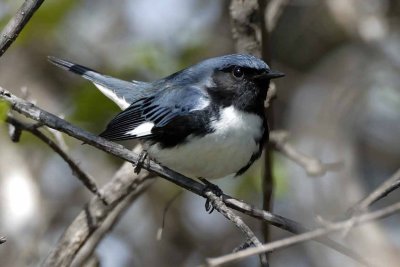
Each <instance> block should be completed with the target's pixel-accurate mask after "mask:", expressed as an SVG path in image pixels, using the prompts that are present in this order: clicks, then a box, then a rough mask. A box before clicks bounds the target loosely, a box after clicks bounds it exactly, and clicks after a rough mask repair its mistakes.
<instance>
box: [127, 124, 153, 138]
mask: <svg viewBox="0 0 400 267" xmlns="http://www.w3.org/2000/svg"><path fill="white" fill-rule="evenodd" d="M153 127H154V123H152V122H143V123H142V124H139V125H138V126H137V127H136V128H135V129H133V130H131V131H129V132H126V133H125V135H132V136H135V137H142V136H146V135H150V134H151V129H153Z"/></svg>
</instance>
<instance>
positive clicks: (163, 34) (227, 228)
mask: <svg viewBox="0 0 400 267" xmlns="http://www.w3.org/2000/svg"><path fill="white" fill-rule="evenodd" d="M22 2H23V1H21V0H18V1H17V0H0V28H3V27H4V25H5V24H6V23H7V21H8V20H9V19H10V17H11V16H12V15H14V14H15V12H16V10H17V9H18V7H19V6H20V5H21V4H22ZM272 2H277V1H272ZM280 2H283V3H284V4H283V8H282V9H281V10H280V12H281V15H280V16H279V18H278V20H276V21H275V24H276V25H275V29H274V30H273V32H272V33H271V53H272V58H273V60H272V62H271V65H272V66H273V68H274V69H278V70H280V71H282V72H285V73H286V74H287V76H286V77H285V78H284V79H279V80H278V81H277V88H278V98H277V99H276V100H275V102H274V107H275V118H274V120H275V128H276V129H285V130H287V131H289V133H290V135H291V142H292V143H293V144H294V145H295V146H296V147H297V148H298V149H299V150H300V151H302V152H304V153H305V154H307V155H310V156H314V157H316V158H319V159H321V160H322V161H323V162H328V163H329V162H342V163H343V167H342V168H341V169H340V170H338V171H335V172H329V173H327V174H325V175H323V176H322V177H308V176H307V175H306V173H305V171H304V170H303V169H302V168H301V167H299V166H298V165H297V164H295V163H294V162H292V161H290V160H288V159H287V158H286V157H283V156H282V155H280V154H278V153H277V154H275V155H274V159H273V160H274V176H275V182H276V188H275V193H274V212H275V213H277V214H280V215H283V216H285V217H288V218H291V219H293V220H296V221H299V222H301V223H303V224H304V225H306V226H307V227H317V226H321V223H320V221H321V220H318V219H317V218H323V219H324V220H327V221H330V220H337V219H340V218H342V217H343V215H344V214H345V212H346V211H347V210H348V209H349V208H350V207H351V206H353V205H354V204H355V203H356V202H357V201H359V200H360V199H362V198H363V197H364V196H366V195H367V194H368V193H369V192H370V191H371V190H373V189H374V188H375V187H377V186H378V185H379V184H380V183H381V182H383V181H384V180H385V179H387V178H388V177H389V176H390V175H391V174H393V173H394V172H395V171H396V170H397V168H399V167H400V2H399V1H398V0H291V1H290V0H286V1H282V0H281V1H280ZM228 7H229V2H228V1H213V0H206V1H204V0H203V1H200V0H163V1H154V0H121V1H114V2H113V3H112V4H111V1H105V0H80V1H77V0H58V1H55V0H48V1H45V2H44V4H43V5H42V7H41V8H40V9H39V11H38V12H37V13H36V14H35V15H34V17H33V19H32V20H31V21H30V22H29V23H28V25H27V27H26V28H25V29H24V30H23V32H22V33H21V35H20V36H19V38H18V39H17V41H16V43H15V44H14V45H13V46H12V47H11V48H10V49H9V50H8V51H7V53H5V55H4V56H3V57H2V58H1V59H0V86H2V87H4V88H5V89H7V90H9V91H11V92H13V93H15V94H16V95H19V96H25V97H27V98H28V99H30V100H32V101H34V102H35V103H37V104H38V105H39V106H40V107H42V108H44V109H46V110H48V111H50V112H52V113H54V114H57V115H60V116H63V117H64V118H66V119H67V120H68V121H70V122H72V123H74V124H76V125H78V126H79V127H81V128H83V129H86V130H89V131H91V132H93V133H99V132H100V131H101V130H102V129H103V128H104V127H105V125H106V124H107V122H108V121H109V120H110V119H111V118H112V116H114V115H115V114H116V113H117V112H118V108H117V107H116V106H115V105H114V104H113V103H112V102H111V101H109V100H108V99H107V98H106V97H105V96H103V95H102V94H101V93H100V92H99V91H98V90H97V89H96V88H95V87H94V86H93V85H91V84H90V83H89V82H87V81H85V80H84V79H82V78H80V77H78V76H75V75H73V74H69V73H67V72H65V71H63V70H60V69H58V68H56V67H54V66H52V65H51V64H49V63H48V62H47V59H46V57H47V56H48V55H53V56H57V57H61V58H65V59H68V60H71V61H74V62H78V63H81V64H82V65H85V66H88V67H90V68H93V69H96V70H98V71H100V72H102V73H107V74H109V75H113V76H117V77H120V78H124V79H127V80H130V79H131V80H132V79H136V80H146V81H148V80H153V79H157V78H160V77H163V76H166V75H168V74H171V73H173V72H175V71H177V70H179V69H181V68H184V67H186V66H188V65H190V64H194V63H196V62H197V61H199V60H202V59H205V58H207V57H212V56H217V55H222V54H227V53H233V52H234V42H233V40H232V37H231V27H230V19H229V8H228ZM267 15H268V14H267ZM267 18H268V17H267ZM267 21H268V19H267ZM5 109H6V108H5V106H4V103H0V116H3V117H4V111H5ZM65 142H66V144H65V146H66V147H67V148H68V153H69V154H70V155H71V156H72V157H73V158H74V159H76V160H77V161H78V162H80V164H81V166H82V168H83V169H84V170H86V171H87V172H88V173H90V174H91V175H92V176H93V177H95V180H96V182H97V183H98V184H99V185H103V184H105V183H106V182H107V181H109V179H110V178H111V177H112V176H113V174H114V172H115V171H116V170H118V169H119V167H120V166H121V164H122V162H121V161H120V160H118V159H116V158H114V157H111V156H109V155H107V154H105V153H103V152H101V151H99V150H96V149H94V148H92V147H90V146H85V145H81V142H79V141H76V140H74V139H71V138H69V137H65ZM128 145H129V144H128ZM260 173H261V172H260V163H258V164H256V165H255V166H254V167H252V168H251V170H250V171H249V172H248V173H247V174H246V175H244V176H243V177H241V178H236V179H221V180H218V181H216V183H217V184H218V185H219V186H220V187H221V188H222V189H223V190H224V192H226V193H228V194H231V195H233V196H235V197H237V198H241V199H243V200H245V201H246V202H249V203H253V204H255V205H257V206H261V197H262V190H261V175H260ZM178 191H180V189H179V188H178V187H177V186H175V185H173V184H170V183H168V182H166V181H163V180H162V179H158V180H157V181H156V183H155V184H154V185H153V186H152V187H151V188H150V189H149V190H148V191H147V192H146V193H144V194H143V195H142V196H141V197H140V198H139V199H137V200H136V201H135V202H134V203H133V205H132V206H131V207H130V208H129V210H128V211H127V212H126V214H125V215H124V216H123V217H122V219H121V220H120V221H119V223H118V224H117V225H116V226H115V227H114V229H113V231H112V232H111V233H110V234H108V235H107V236H106V238H105V239H104V240H103V241H102V242H101V244H100V246H99V247H98V248H97V250H96V255H97V256H98V259H99V261H100V263H101V266H105V267H111V266H197V265H199V264H201V263H202V262H203V259H204V258H205V257H213V256H214V257H215V256H219V255H222V254H226V253H229V252H231V250H232V249H233V248H235V247H236V246H237V245H239V244H240V243H241V242H242V241H243V235H242V233H241V232H239V231H238V230H237V229H236V228H235V227H234V226H233V225H232V223H230V222H228V221H227V220H226V219H225V218H223V216H221V215H220V214H218V212H214V213H213V214H211V215H209V214H207V213H206V211H205V210H204V199H202V198H200V197H198V196H195V195H193V194H191V193H188V192H184V193H183V194H182V196H180V197H179V198H178V199H177V200H176V201H175V203H174V204H173V205H172V206H171V208H170V210H169V212H168V213H167V217H166V225H165V229H164V235H163V239H162V240H160V241H157V240H156V233H157V229H158V228H159V227H160V226H161V223H162V213H163V209H164V208H165V205H166V203H167V202H168V201H169V200H170V199H171V198H172V197H173V196H174V195H175V194H176V193H177V192H178ZM90 198H91V194H90V193H88V191H87V190H86V189H85V188H84V187H83V186H82V185H81V183H80V182H79V181H78V180H77V179H76V178H75V177H74V176H73V175H72V173H71V170H70V169H69V168H68V166H67V165H66V164H65V162H64V161H63V160H62V159H60V157H59V156H58V155H56V154H55V153H53V152H52V151H51V150H50V149H49V148H48V147H47V146H46V145H44V144H43V143H41V142H40V141H39V140H38V139H36V138H35V137H33V136H31V135H30V134H28V133H23V136H22V140H21V142H20V143H19V144H14V143H12V142H11V141H10V138H9V136H8V127H7V125H6V124H5V123H1V124H0V234H1V235H5V236H7V242H6V243H5V244H3V245H1V246H0V266H2V267H8V266H37V265H38V264H39V263H40V262H41V261H43V259H44V258H45V257H46V255H47V254H48V252H49V250H50V248H51V247H52V246H54V245H55V243H56V241H57V240H58V238H59V237H60V235H61V234H62V232H63V231H64V230H65V229H66V227H67V226H68V225H69V224H70V223H71V221H72V220H73V219H74V218H75V217H76V216H77V214H78V213H79V211H80V210H82V208H83V207H84V205H85V203H87V202H88V201H89V200H90ZM398 200H400V197H399V193H398V192H395V193H393V194H391V195H389V196H388V197H387V198H386V199H384V200H382V201H380V202H379V204H377V205H375V206H373V208H374V209H376V208H379V207H383V206H385V205H387V204H389V203H392V202H394V201H398ZM245 220H246V222H247V223H248V224H249V225H250V226H251V228H252V229H253V230H254V231H255V232H256V233H257V234H258V236H261V227H260V224H259V222H258V221H255V220H253V219H250V218H247V217H245ZM399 220H400V216H399V215H396V216H392V217H390V218H388V219H385V220H382V221H379V222H376V223H372V224H368V225H365V226H361V227H358V228H356V229H354V230H352V231H351V233H350V234H349V235H347V236H346V237H343V236H341V235H340V234H339V235H335V236H333V238H334V239H335V240H337V241H339V242H342V243H344V244H346V245H347V246H349V247H351V248H352V249H353V250H355V251H357V252H358V253H360V254H361V255H363V256H365V257H366V258H367V259H368V260H370V261H371V262H373V263H375V264H377V265H376V266H399V265H400V229H399ZM286 236H289V234H288V233H286V232H284V231H281V230H279V229H276V228H273V231H272V239H273V240H277V239H280V238H283V237H286ZM258 264H259V262H258V258H257V257H251V258H248V259H246V260H242V261H240V262H236V263H234V264H231V265H229V266H258ZM271 266H272V267H274V266H296V267H299V266H324V267H326V266H328V267H329V266H359V265H357V264H356V263H355V262H354V261H353V260H351V259H349V258H347V257H345V256H342V255H340V254H338V253H337V252H335V251H332V250H330V249H328V248H325V247H323V246H321V245H319V244H316V243H314V242H308V243H303V244H301V245H296V246H294V247H291V248H288V249H284V250H279V251H277V252H274V253H273V254H271Z"/></svg>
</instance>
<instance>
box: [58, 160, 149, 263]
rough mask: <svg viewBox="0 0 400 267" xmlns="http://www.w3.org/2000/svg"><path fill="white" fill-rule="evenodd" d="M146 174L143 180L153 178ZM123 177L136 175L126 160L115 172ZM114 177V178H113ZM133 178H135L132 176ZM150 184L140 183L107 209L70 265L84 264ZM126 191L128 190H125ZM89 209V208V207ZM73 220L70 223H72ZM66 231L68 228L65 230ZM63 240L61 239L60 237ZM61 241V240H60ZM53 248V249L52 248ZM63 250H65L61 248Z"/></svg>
mask: <svg viewBox="0 0 400 267" xmlns="http://www.w3.org/2000/svg"><path fill="white" fill-rule="evenodd" d="M142 175H144V176H146V178H145V179H143V181H145V180H149V179H150V178H153V177H154V175H153V174H151V173H148V172H146V173H144V174H142ZM118 176H120V177H125V178H124V179H125V180H129V177H133V178H134V176H136V174H135V173H134V172H133V167H132V165H131V164H130V163H128V162H126V163H124V164H123V165H122V167H121V168H120V170H119V171H118V172H117V173H116V174H115V177H118ZM113 179H115V178H113ZM134 179H135V178H134ZM151 185H152V182H150V181H149V182H148V183H147V184H142V186H141V187H140V188H138V189H137V190H134V191H133V192H130V193H129V194H128V195H126V196H125V197H123V198H120V199H121V202H120V203H119V204H118V205H116V206H115V208H113V209H112V210H110V211H109V213H108V214H107V216H106V217H105V218H104V220H103V221H102V222H99V221H98V224H97V225H98V227H97V228H96V229H95V231H94V232H93V234H92V235H91V236H89V237H88V239H87V240H86V241H82V247H81V248H80V249H79V251H78V252H77V253H76V254H74V259H73V262H72V266H86V265H85V263H87V261H88V260H89V259H90V257H91V256H92V255H93V253H94V251H95V249H96V247H97V245H98V244H99V243H100V241H101V240H102V239H103V237H104V236H105V235H106V234H107V233H108V232H109V231H111V229H112V228H113V226H114V225H115V224H116V223H117V222H118V221H119V219H120V218H121V216H123V214H124V213H125V211H126V210H127V209H128V208H129V207H130V206H131V204H132V203H133V202H134V201H135V200H136V199H137V198H138V197H139V196H140V195H141V194H142V193H143V192H145V191H146V190H147V189H148V188H149V187H150V186H151ZM125 186H128V187H129V186H130V184H129V183H128V184H126V185H125ZM125 191H126V192H127V191H129V190H125ZM89 209H90V208H89ZM74 223H75V222H73V223H72V224H74ZM70 228H71V226H70V227H68V229H70ZM67 231H68V230H67ZM67 238H73V236H70V237H67ZM62 240H63V239H62ZM60 241H61V240H60ZM60 241H59V242H58V244H61V243H63V242H60ZM54 250H55V249H54ZM63 252H65V251H64V250H63Z"/></svg>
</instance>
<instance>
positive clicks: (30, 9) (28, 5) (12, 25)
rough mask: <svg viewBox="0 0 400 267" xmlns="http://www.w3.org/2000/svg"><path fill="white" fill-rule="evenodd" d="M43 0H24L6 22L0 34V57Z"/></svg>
mask: <svg viewBox="0 0 400 267" xmlns="http://www.w3.org/2000/svg"><path fill="white" fill-rule="evenodd" d="M43 1H44V0H26V1H25V2H24V3H23V4H22V6H21V7H20V8H19V9H18V11H17V13H16V14H15V15H14V17H12V18H11V20H10V21H9V22H8V23H7V25H6V27H5V28H4V30H3V31H2V32H1V34H0V57H1V56H2V55H3V54H4V53H5V52H6V51H7V49H8V48H9V47H10V45H11V44H12V43H13V42H14V41H15V39H17V37H18V34H19V33H20V32H21V31H22V29H23V28H24V27H25V25H26V24H27V23H28V21H29V20H30V19H31V17H32V16H33V14H34V13H35V12H36V10H38V8H39V7H40V6H41V4H42V3H43Z"/></svg>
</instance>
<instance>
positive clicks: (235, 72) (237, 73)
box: [232, 66, 244, 79]
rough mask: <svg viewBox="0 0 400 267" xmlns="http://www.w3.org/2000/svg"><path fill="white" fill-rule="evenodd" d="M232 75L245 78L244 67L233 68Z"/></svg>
mask: <svg viewBox="0 0 400 267" xmlns="http://www.w3.org/2000/svg"><path fill="white" fill-rule="evenodd" d="M232 75H233V76H234V77H235V78H239V79H241V78H243V76H244V71H243V69H242V68H241V67H238V66H236V67H234V68H233V70H232Z"/></svg>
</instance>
